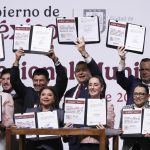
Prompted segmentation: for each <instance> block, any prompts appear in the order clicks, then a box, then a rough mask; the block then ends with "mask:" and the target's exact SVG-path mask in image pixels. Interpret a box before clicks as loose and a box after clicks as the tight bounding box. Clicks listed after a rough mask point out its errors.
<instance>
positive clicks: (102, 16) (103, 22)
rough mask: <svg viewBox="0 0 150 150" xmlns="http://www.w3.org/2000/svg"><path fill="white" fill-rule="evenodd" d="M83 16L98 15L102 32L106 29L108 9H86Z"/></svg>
mask: <svg viewBox="0 0 150 150" xmlns="http://www.w3.org/2000/svg"><path fill="white" fill-rule="evenodd" d="M83 16H84V17H85V16H98V17H99V24H100V32H101V33H102V32H104V31H105V29H106V9H84V10H83Z"/></svg>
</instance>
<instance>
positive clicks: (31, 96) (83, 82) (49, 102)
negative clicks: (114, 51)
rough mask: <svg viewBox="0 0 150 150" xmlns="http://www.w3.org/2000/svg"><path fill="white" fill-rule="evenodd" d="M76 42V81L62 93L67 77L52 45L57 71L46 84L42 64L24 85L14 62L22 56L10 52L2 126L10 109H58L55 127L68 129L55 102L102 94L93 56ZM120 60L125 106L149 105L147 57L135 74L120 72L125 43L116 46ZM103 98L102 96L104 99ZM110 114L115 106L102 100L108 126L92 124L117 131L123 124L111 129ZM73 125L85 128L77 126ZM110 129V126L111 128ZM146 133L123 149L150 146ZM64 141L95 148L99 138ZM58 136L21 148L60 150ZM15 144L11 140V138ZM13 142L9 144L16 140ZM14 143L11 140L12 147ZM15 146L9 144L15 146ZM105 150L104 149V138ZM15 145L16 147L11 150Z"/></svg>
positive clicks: (80, 149) (74, 147) (0, 138)
mask: <svg viewBox="0 0 150 150" xmlns="http://www.w3.org/2000/svg"><path fill="white" fill-rule="evenodd" d="M75 46H76V48H77V50H78V51H79V53H80V54H81V55H82V57H83V58H84V61H79V62H78V63H77V64H76V67H75V77H76V80H77V82H78V84H77V85H76V86H75V87H72V88H71V89H69V90H68V91H66V88H67V83H68V78H67V74H66V71H65V68H64V67H63V65H62V64H61V63H60V61H59V59H58V57H57V56H56V55H55V52H54V49H51V50H50V51H49V53H48V54H47V56H48V57H49V58H50V59H51V60H52V61H53V63H54V66H55V70H56V83H55V85H54V86H49V81H50V78H49V73H48V71H47V70H46V69H45V68H38V69H36V70H35V71H34V72H33V76H32V81H33V87H27V86H26V85H25V84H24V83H23V82H22V81H21V79H20V71H19V62H20V59H21V58H22V56H24V55H25V54H24V50H23V49H21V48H20V49H19V50H17V51H16V52H15V55H16V57H15V61H14V63H13V66H12V68H10V69H4V70H3V71H2V72H1V75H0V78H1V85H2V88H3V91H2V92H0V95H1V97H2V125H4V126H5V127H10V126H14V121H13V115H14V113H25V112H46V111H54V110H56V111H57V115H58V123H59V127H64V128H73V127H74V125H73V124H72V123H71V122H69V123H67V124H65V125H64V122H63V120H64V110H63V108H62V109H60V108H59V102H60V100H61V99H62V98H63V99H65V98H66V97H74V98H85V99H87V98H92V99H102V98H105V92H106V83H105V80H104V78H103V75H102V73H101V71H100V70H99V67H98V65H97V63H96V62H95V60H94V59H93V58H92V57H91V56H90V55H89V53H88V52H87V51H86V48H85V42H84V38H81V39H78V40H77V42H75ZM118 54H119V57H120V63H119V66H118V71H117V72H116V77H117V83H118V84H119V85H120V86H121V87H122V88H123V89H124V90H126V92H127V105H126V106H124V107H123V109H126V108H133V105H134V107H137V108H148V107H149V106H150V105H149V89H150V88H149V87H150V58H145V59H142V61H141V63H140V69H139V71H140V78H135V77H134V76H132V75H131V76H129V77H126V76H125V59H126V52H125V49H124V47H118ZM106 101H107V100H106ZM114 122H115V113H114V106H113V104H112V103H111V102H107V125H106V126H103V125H102V124H101V123H99V124H97V125H96V126H95V128H98V129H101V128H106V135H108V136H109V137H111V135H114V134H118V135H119V134H122V133H123V131H122V122H120V127H118V129H116V130H115V129H114ZM78 127H86V126H85V125H81V126H78ZM110 129H114V130H110ZM149 137H150V135H149V133H147V134H146V135H145V137H143V138H141V139H140V138H131V139H129V138H125V139H124V143H123V150H129V149H134V148H135V147H137V145H138V148H139V149H141V150H148V147H147V145H149V144H150V139H149ZM62 139H63V141H64V142H68V143H69V150H98V149H99V140H98V139H97V137H94V136H86V137H85V136H84V137H82V136H67V137H66V136H63V137H62ZM62 139H61V137H60V136H56V137H49V138H44V139H41V140H40V139H39V141H38V142H36V141H35V140H32V139H30V140H26V149H37V150H40V149H41V150H63V145H62ZM14 141H15V142H16V140H15V139H14ZM15 142H14V143H15ZM16 145H17V144H15V146H16ZM15 146H14V147H15ZM106 148H107V149H109V146H108V142H107V145H106ZM0 149H1V150H3V149H5V133H4V132H2V131H0ZM14 149H15V150H16V149H17V148H16V147H15V148H14Z"/></svg>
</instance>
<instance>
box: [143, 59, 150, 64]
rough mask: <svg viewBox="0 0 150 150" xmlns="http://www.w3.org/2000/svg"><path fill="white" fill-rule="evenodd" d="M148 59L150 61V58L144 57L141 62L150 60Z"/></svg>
mask: <svg viewBox="0 0 150 150" xmlns="http://www.w3.org/2000/svg"><path fill="white" fill-rule="evenodd" d="M148 61H150V58H143V59H142V60H141V63H142V62H148Z"/></svg>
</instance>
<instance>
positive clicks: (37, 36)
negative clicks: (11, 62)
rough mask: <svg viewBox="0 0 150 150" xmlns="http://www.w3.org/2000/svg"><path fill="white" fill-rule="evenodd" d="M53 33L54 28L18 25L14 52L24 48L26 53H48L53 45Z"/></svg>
mask: <svg viewBox="0 0 150 150" xmlns="http://www.w3.org/2000/svg"><path fill="white" fill-rule="evenodd" d="M53 32H54V29H53V28H52V27H43V26H31V25H16V26H15V33H14V41H13V51H16V50H18V49H20V48H23V50H24V51H25V53H35V54H45V53H48V51H49V50H50V46H51V44H52V39H53Z"/></svg>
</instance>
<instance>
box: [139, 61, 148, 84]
mask: <svg viewBox="0 0 150 150" xmlns="http://www.w3.org/2000/svg"><path fill="white" fill-rule="evenodd" d="M140 77H141V79H142V81H144V82H145V83H147V84H148V83H150V61H147V62H141V64H140Z"/></svg>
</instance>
